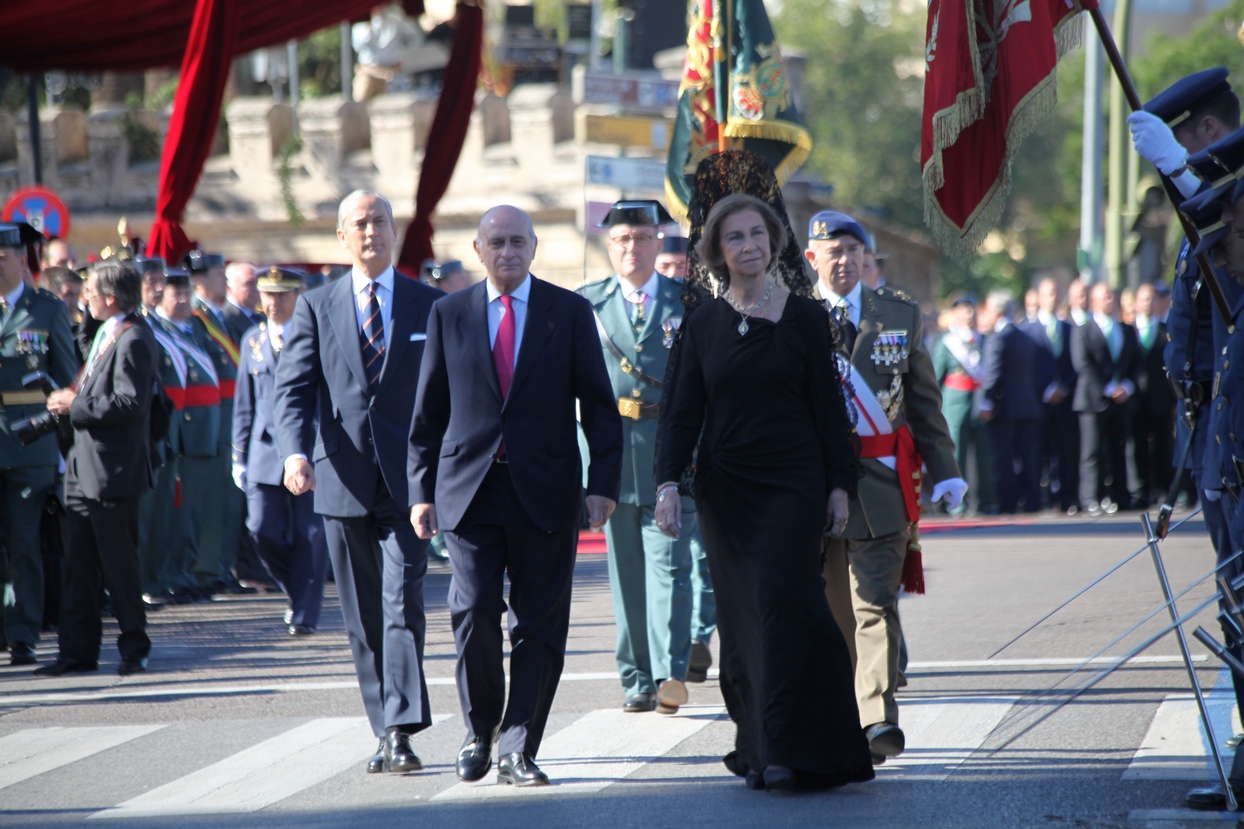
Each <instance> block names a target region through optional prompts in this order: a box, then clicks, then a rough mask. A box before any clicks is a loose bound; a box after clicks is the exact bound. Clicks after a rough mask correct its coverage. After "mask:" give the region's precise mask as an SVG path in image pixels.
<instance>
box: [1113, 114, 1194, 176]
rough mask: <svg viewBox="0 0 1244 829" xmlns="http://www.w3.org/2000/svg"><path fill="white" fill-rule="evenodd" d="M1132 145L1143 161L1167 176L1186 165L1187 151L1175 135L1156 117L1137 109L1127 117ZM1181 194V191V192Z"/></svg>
mask: <svg viewBox="0 0 1244 829" xmlns="http://www.w3.org/2000/svg"><path fill="white" fill-rule="evenodd" d="M1127 125H1128V127H1129V128H1130V129H1131V131H1132V144H1133V145H1134V146H1135V147H1136V152H1137V153H1138V154H1139V155H1140V157H1141V158H1143V159H1144V160H1145V161H1148V162H1150V163H1151V164H1153V166H1155V167H1157V168H1158V169H1159V170H1161V171H1162V174H1163V175H1166V176H1169V175H1170V174H1171V173H1173V172H1175V171H1176V170H1178V169H1179V168H1180V167H1183V166H1184V165H1185V164H1187V163H1188V151H1187V150H1185V149H1184V148H1183V145H1182V144H1180V143H1179V142H1178V141H1176V140H1175V133H1173V132H1171V128H1170V127H1168V126H1166V122H1165V121H1163V120H1162V119H1161V118H1159V117H1158V116H1156V115H1153V114H1151V113H1148V112H1145V111H1144V110H1143V109H1139V110H1137V111H1135V112H1133V113H1132V114H1131V115H1129V116H1127ZM1181 192H1182V191H1181Z"/></svg>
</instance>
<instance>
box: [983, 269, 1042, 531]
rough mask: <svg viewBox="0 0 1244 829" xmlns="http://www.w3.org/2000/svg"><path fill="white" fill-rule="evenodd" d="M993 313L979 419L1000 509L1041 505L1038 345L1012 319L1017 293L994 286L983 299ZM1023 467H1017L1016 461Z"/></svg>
mask: <svg viewBox="0 0 1244 829" xmlns="http://www.w3.org/2000/svg"><path fill="white" fill-rule="evenodd" d="M985 307H986V308H987V309H988V311H989V312H990V316H992V317H994V318H995V322H994V329H993V335H992V336H990V337H989V338H987V339H986V341H985V354H984V360H983V362H984V363H985V382H984V393H985V399H984V400H983V401H982V402H981V420H983V421H985V423H986V424H988V428H989V442H990V444H991V445H992V447H993V456H994V469H995V470H996V475H997V478H998V509H999V511H1000V512H1002V513H1004V514H1007V515H1014V514H1015V513H1016V512H1018V511H1019V504H1020V501H1021V500H1022V501H1023V503H1024V512H1037V511H1038V510H1040V509H1041V475H1040V459H1041V445H1040V443H1039V442H1038V437H1039V436H1040V434H1041V414H1042V412H1041V401H1040V399H1039V398H1038V397H1037V389H1036V380H1035V378H1036V367H1037V346H1036V343H1034V342H1033V341H1032V339H1031V338H1030V337H1029V336H1028V335H1027V334H1025V333H1024V332H1023V331H1020V330H1019V328H1018V327H1016V325H1015V323H1014V322H1013V320H1014V318H1015V298H1014V297H1013V296H1012V295H1011V293H1010V291H994V292H993V293H991V294H990V295H989V298H988V299H987V300H986V301H985ZM1017 464H1018V466H1019V471H1018V472H1017V471H1016V465H1017Z"/></svg>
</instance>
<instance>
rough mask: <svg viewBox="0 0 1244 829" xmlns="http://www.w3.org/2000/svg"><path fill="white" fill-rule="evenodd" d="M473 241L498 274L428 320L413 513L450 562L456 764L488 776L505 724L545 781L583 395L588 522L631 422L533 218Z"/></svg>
mask: <svg viewBox="0 0 1244 829" xmlns="http://www.w3.org/2000/svg"><path fill="white" fill-rule="evenodd" d="M475 250H476V252H477V253H478V255H479V258H480V261H481V262H482V263H483V265H484V269H485V270H486V271H487V272H488V279H487V280H486V281H485V282H482V283H480V284H478V285H474V286H472V287H471V288H468V289H467V290H465V291H460V292H458V293H456V294H451V295H450V296H449V297H447V298H446V299H443V300H441V301H440V302H438V303H437V304H436V306H435V307H434V308H433V309H432V316H431V318H430V319H429V320H428V345H427V350H426V351H425V352H424V357H423V368H422V369H421V371H420V378H419V397H418V401H417V403H416V406H415V419H414V423H413V426H412V429H411V435H410V480H411V488H410V499H411V505H412V509H411V523H412V524H413V525H414V526H415V528H416V530H417V531H418V533H419V535H420V537H422V538H430V537H432V535H434V534H435V533H436V532H438V530H439V529H442V528H443V529H444V530H445V531H446V541H447V543H448V547H449V560H450V562H451V563H452V565H453V572H454V575H453V582H452V584H451V586H450V590H449V611H450V618H451V620H452V623H453V629H454V643H455V644H456V645H457V649H458V667H457V679H458V698H459V700H460V702H461V705H462V716H463V719H464V720H465V721H466V724H467V729H468V732H467V738H466V742H465V743H464V744H463V747H462V749H461V751H460V752H459V754H458V777H459V778H461V779H463V780H479V779H480V778H482V777H483V776H484V775H485V774H487V772H488V769H489V768H491V766H492V743H493V737H494V734H496V733H497V732H498V731H500V746H499V749H498V750H499V753H500V759H499V761H498V774H497V776H498V779H499V780H500V781H503V782H506V783H512V784H515V785H519V786H532V785H541V784H546V783H548V782H549V780H548V777H547V776H546V775H545V774H544V772H542V771H541V770H540V769H539V767H537V766H536V764H535V756H536V752H537V751H538V750H539V748H540V739H541V737H542V736H543V735H544V727H545V724H546V722H547V721H548V715H549V708H550V707H551V706H552V704H553V695H554V693H555V692H556V690H557V683H558V680H559V679H560V678H561V671H562V665H563V664H564V662H565V653H566V636H567V634H568V632H569V627H570V588H571V576H572V573H573V571H574V557H575V547H576V545H577V541H578V535H579V522H580V520H581V518H580V510H581V508H582V506H583V497H582V495H581V483H580V481H581V470H580V465H579V451H578V444H577V438H576V431H575V403H576V401H577V402H578V405H579V413H580V414H579V417H580V420H581V421H582V424H583V433H584V436H585V437H586V439H587V445H588V450H589V452H588V454H589V457H590V462H589V464H588V475H587V499H586V508H587V513H588V520H589V523H590V525H591V526H592V528H593V529H599V528H600V527H601V526H603V525H604V523H605V521H606V520H607V519H608V518H609V515H610V513H612V512H613V509H614V506H615V505H616V503H617V498H618V491H619V486H620V481H621V474H622V422H621V418H620V416H619V414H618V401H617V398H616V397H615V396H614V394H613V387H612V385H611V384H610V382H609V375H608V373H607V372H606V370H605V361H604V355H603V352H602V350H601V347H600V339H599V336H598V334H597V331H596V325H595V323H594V322H593V319H592V308H591V305H590V304H589V303H588V301H587V300H586V299H584V298H583V297H581V296H578V295H576V294H574V293H572V292H570V291H566V290H563V289H561V288H558V287H555V286H553V285H551V284H549V283H548V282H543V281H540V280H538V279H536V278H535V277H533V276H532V275H531V273H530V270H529V268H530V266H531V260H532V258H533V257H534V256H535V250H536V236H535V231H534V229H533V227H532V224H531V219H530V217H528V215H527V214H526V213H524V212H523V211H521V210H519V209H517V208H514V207H509V206H501V207H494V208H492V209H491V210H489V211H488V212H487V213H485V214H484V217H483V220H482V221H481V222H480V227H479V234H478V236H476V239H475ZM507 574H508V576H509V579H510V603H509V611H510V694H509V704H508V705H506V699H505V691H506V687H505V686H506V682H505V672H504V670H503V664H502V639H501V614H502V613H503V612H505V610H506V604H505V601H504V600H503V598H502V590H503V584H504V580H505V576H506V575H507ZM503 709H504V717H503V716H502V711H503Z"/></svg>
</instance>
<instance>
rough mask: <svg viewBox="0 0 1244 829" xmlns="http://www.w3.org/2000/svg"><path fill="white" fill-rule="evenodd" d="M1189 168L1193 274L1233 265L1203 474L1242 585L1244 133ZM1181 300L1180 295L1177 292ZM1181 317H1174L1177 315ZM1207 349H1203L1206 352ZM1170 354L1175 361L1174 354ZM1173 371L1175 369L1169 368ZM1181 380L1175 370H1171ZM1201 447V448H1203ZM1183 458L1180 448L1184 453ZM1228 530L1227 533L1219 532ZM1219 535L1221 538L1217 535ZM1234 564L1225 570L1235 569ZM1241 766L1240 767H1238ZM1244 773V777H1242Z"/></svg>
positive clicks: (1225, 284)
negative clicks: (1204, 262) (1195, 239)
mask: <svg viewBox="0 0 1244 829" xmlns="http://www.w3.org/2000/svg"><path fill="white" fill-rule="evenodd" d="M1188 164H1189V167H1191V168H1192V169H1194V170H1195V171H1196V172H1197V173H1198V175H1199V176H1200V177H1201V178H1202V179H1203V180H1204V181H1205V182H1206V184H1207V187H1206V189H1204V190H1203V191H1202V192H1201V193H1200V194H1199V195H1198V196H1196V197H1195V198H1192V199H1190V200H1188V201H1186V202H1185V203H1184V204H1183V205H1181V206H1180V211H1181V212H1182V213H1183V214H1184V215H1185V216H1186V217H1187V218H1188V219H1189V221H1190V222H1191V224H1192V226H1193V227H1194V228H1195V229H1196V231H1197V235H1198V236H1199V237H1200V243H1199V244H1198V245H1197V247H1196V249H1195V250H1193V251H1189V252H1187V255H1186V257H1185V260H1186V261H1192V262H1193V264H1192V265H1190V266H1189V269H1191V268H1192V267H1195V262H1194V258H1195V257H1196V255H1197V254H1198V253H1205V254H1207V255H1208V256H1209V257H1210V258H1211V260H1215V259H1216V260H1217V261H1216V264H1218V265H1221V264H1225V268H1226V270H1225V271H1224V270H1222V269H1219V270H1218V271H1217V274H1218V284H1219V286H1220V287H1221V288H1222V291H1223V294H1224V296H1225V297H1226V299H1227V302H1228V304H1229V306H1230V307H1231V309H1232V314H1233V328H1232V329H1228V327H1227V326H1226V325H1225V324H1222V323H1221V317H1220V315H1219V314H1218V311H1217V310H1216V309H1214V308H1212V307H1210V308H1206V309H1205V313H1206V314H1207V315H1209V316H1210V317H1211V319H1212V321H1213V347H1214V350H1213V354H1214V357H1213V361H1212V367H1213V375H1212V377H1211V379H1210V382H1209V389H1208V391H1205V392H1203V401H1202V403H1201V405H1200V406H1199V409H1200V410H1202V411H1203V410H1206V409H1208V410H1209V411H1208V413H1206V414H1203V415H1202V416H1201V417H1200V418H1198V421H1197V427H1196V428H1197V429H1198V430H1201V429H1204V430H1205V432H1206V434H1205V436H1204V445H1205V452H1204V455H1203V457H1202V466H1201V468H1200V470H1198V471H1197V472H1196V473H1194V475H1195V480H1196V481H1197V483H1198V486H1199V487H1200V489H1201V491H1202V495H1203V496H1204V500H1203V503H1202V510H1203V512H1202V514H1203V515H1204V516H1205V522H1206V525H1207V527H1208V528H1209V529H1210V531H1211V540H1213V541H1214V544H1215V549H1216V550H1217V553H1218V561H1219V563H1220V567H1219V570H1218V575H1219V576H1221V577H1226V578H1228V579H1234V578H1235V577H1237V576H1238V575H1239V574H1240V573H1241V572H1244V565H1242V564H1241V563H1240V561H1239V560H1238V559H1236V560H1233V561H1229V560H1230V559H1232V557H1233V556H1234V555H1235V554H1237V553H1239V552H1240V550H1241V546H1240V539H1239V538H1238V537H1233V535H1232V527H1233V525H1234V524H1235V515H1236V512H1237V510H1238V500H1239V487H1240V472H1241V471H1242V470H1241V469H1240V464H1239V463H1238V461H1239V460H1240V459H1244V449H1241V445H1240V440H1239V439H1240V438H1244V431H1241V430H1240V428H1239V408H1240V405H1241V400H1242V399H1244V394H1241V393H1240V392H1239V391H1238V390H1239V389H1240V387H1241V384H1240V382H1239V378H1240V377H1241V376H1242V375H1241V372H1240V370H1239V359H1240V357H1241V356H1244V355H1242V354H1241V352H1244V346H1242V345H1241V343H1240V340H1239V338H1240V326H1239V321H1240V316H1239V315H1240V308H1241V302H1242V301H1244V300H1242V297H1244V290H1241V288H1240V285H1239V283H1238V282H1237V279H1238V278H1239V276H1240V275H1241V274H1242V273H1244V268H1242V267H1241V262H1240V254H1241V251H1240V250H1239V247H1238V246H1239V241H1238V236H1237V235H1236V234H1235V232H1234V231H1231V232H1229V231H1230V229H1231V225H1232V224H1233V222H1236V221H1238V220H1239V213H1238V212H1237V211H1239V210H1240V209H1241V208H1244V187H1241V186H1239V184H1238V181H1239V180H1240V178H1241V177H1244V130H1237V131H1235V132H1234V133H1232V134H1230V135H1229V136H1227V137H1226V138H1224V139H1222V140H1221V141H1218V142H1216V143H1214V144H1212V145H1210V146H1209V147H1207V148H1206V149H1205V150H1203V151H1202V152H1200V153H1197V154H1195V155H1193V156H1192V157H1191V158H1189V159H1188ZM1200 292H1201V293H1203V294H1204V293H1208V292H1209V289H1208V288H1206V287H1205V286H1203V285H1202V286H1201V287H1200ZM1175 295H1176V297H1178V296H1179V289H1178V288H1177V289H1176V293H1175ZM1172 316H1173V315H1172ZM1199 347H1200V346H1199V345H1198V348H1199ZM1167 353H1168V355H1169V354H1170V352H1169V350H1168V352H1167ZM1168 365H1169V363H1168ZM1171 374H1172V377H1173V376H1174V371H1173V369H1172V370H1171ZM1195 445H1196V444H1195V443H1194V444H1193V446H1194V447H1195ZM1177 451H1178V448H1177ZM1219 524H1221V526H1218V525H1219ZM1216 529H1217V530H1218V531H1219V532H1218V533H1215V530H1216ZM1228 561H1229V563H1225V562H1228ZM1223 633H1224V636H1225V637H1226V640H1227V646H1228V650H1229V651H1231V653H1232V654H1233V655H1234V656H1236V658H1240V657H1241V655H1242V653H1241V648H1240V645H1239V644H1238V643H1234V644H1233V641H1232V640H1233V632H1232V631H1231V630H1230V629H1229V626H1228V625H1227V623H1225V622H1224V623H1223ZM1233 683H1234V688H1235V696H1236V705H1237V707H1241V708H1242V709H1244V701H1242V700H1244V693H1242V692H1244V683H1242V682H1240V680H1239V678H1238V677H1234V675H1233ZM1237 765H1239V762H1237ZM1241 772H1244V770H1241ZM1237 778H1244V773H1237V770H1236V768H1233V769H1232V774H1231V783H1232V786H1233V787H1234V788H1235V792H1236V796H1237V797H1244V781H1241V780H1238V779H1237ZM1184 802H1185V803H1186V804H1187V805H1188V806H1190V807H1192V808H1194V809H1212V810H1221V809H1224V808H1226V806H1225V803H1226V798H1225V796H1224V794H1223V792H1222V790H1221V788H1220V787H1217V786H1214V787H1211V788H1208V789H1193V790H1192V791H1190V792H1188V794H1187V797H1186V798H1185V801H1184Z"/></svg>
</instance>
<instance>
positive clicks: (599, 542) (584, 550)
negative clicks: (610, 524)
mask: <svg viewBox="0 0 1244 829" xmlns="http://www.w3.org/2000/svg"><path fill="white" fill-rule="evenodd" d="M604 554H605V534H604V533H594V532H589V531H587V530H584V531H583V532H581V533H579V555H581V556H603V555H604Z"/></svg>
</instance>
